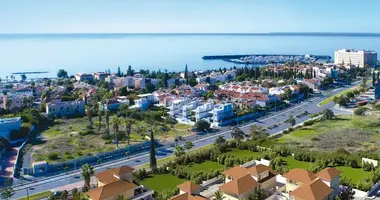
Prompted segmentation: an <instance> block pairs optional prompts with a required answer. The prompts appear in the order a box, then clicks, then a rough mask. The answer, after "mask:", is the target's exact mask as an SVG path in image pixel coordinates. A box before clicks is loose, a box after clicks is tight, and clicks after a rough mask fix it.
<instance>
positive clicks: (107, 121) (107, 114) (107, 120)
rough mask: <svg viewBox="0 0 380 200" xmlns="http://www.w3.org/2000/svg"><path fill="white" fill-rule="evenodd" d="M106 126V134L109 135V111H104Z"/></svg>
mask: <svg viewBox="0 0 380 200" xmlns="http://www.w3.org/2000/svg"><path fill="white" fill-rule="evenodd" d="M105 115H106V125H107V134H108V135H109V134H110V111H108V110H106V112H105Z"/></svg>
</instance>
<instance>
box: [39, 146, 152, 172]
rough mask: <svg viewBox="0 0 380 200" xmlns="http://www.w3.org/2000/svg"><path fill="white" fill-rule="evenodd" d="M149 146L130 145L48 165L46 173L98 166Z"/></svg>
mask: <svg viewBox="0 0 380 200" xmlns="http://www.w3.org/2000/svg"><path fill="white" fill-rule="evenodd" d="M149 146H150V141H146V142H142V143H139V144H135V145H130V146H128V147H124V148H120V149H116V150H114V151H110V152H103V153H98V154H95V155H90V156H84V157H81V158H78V159H74V160H69V161H65V162H60V163H53V164H49V165H48V169H47V171H46V172H57V171H62V170H70V169H77V168H79V167H81V166H82V165H84V164H86V163H88V164H99V163H101V162H104V161H105V160H109V159H113V158H115V157H123V156H126V155H127V154H131V153H135V152H138V151H141V150H143V149H146V148H149Z"/></svg>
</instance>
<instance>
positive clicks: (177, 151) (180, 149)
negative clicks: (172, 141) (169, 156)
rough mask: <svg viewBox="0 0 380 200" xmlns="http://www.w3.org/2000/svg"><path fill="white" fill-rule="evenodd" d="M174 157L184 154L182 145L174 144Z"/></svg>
mask: <svg viewBox="0 0 380 200" xmlns="http://www.w3.org/2000/svg"><path fill="white" fill-rule="evenodd" d="M174 155H175V157H180V156H182V155H185V151H184V150H183V147H182V146H176V147H175V150H174Z"/></svg>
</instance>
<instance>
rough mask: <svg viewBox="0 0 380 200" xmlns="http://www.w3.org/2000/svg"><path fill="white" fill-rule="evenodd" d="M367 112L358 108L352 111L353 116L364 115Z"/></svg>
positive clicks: (362, 108)
mask: <svg viewBox="0 0 380 200" xmlns="http://www.w3.org/2000/svg"><path fill="white" fill-rule="evenodd" d="M366 111H367V108H366V107H360V108H358V109H356V110H355V111H354V114H355V115H365V112H366Z"/></svg>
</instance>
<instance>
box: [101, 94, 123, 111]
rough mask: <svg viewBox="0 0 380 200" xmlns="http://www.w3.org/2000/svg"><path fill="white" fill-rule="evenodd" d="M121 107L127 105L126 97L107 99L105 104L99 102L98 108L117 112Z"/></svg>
mask: <svg viewBox="0 0 380 200" xmlns="http://www.w3.org/2000/svg"><path fill="white" fill-rule="evenodd" d="M121 105H129V99H128V97H126V96H118V97H116V98H113V99H109V100H107V101H106V103H105V104H102V103H101V102H99V108H100V109H101V110H109V111H116V110H119V108H120V106H121Z"/></svg>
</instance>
